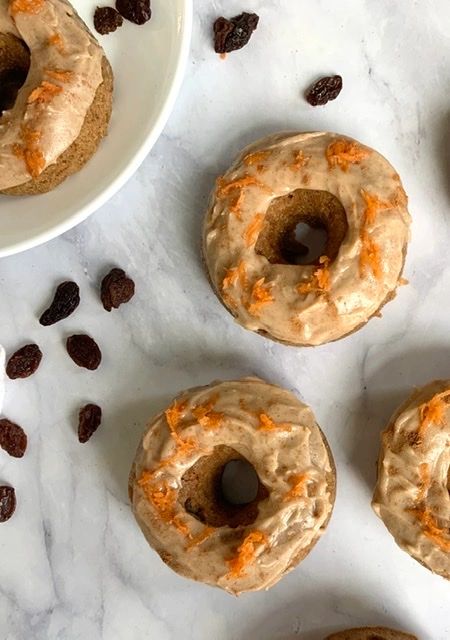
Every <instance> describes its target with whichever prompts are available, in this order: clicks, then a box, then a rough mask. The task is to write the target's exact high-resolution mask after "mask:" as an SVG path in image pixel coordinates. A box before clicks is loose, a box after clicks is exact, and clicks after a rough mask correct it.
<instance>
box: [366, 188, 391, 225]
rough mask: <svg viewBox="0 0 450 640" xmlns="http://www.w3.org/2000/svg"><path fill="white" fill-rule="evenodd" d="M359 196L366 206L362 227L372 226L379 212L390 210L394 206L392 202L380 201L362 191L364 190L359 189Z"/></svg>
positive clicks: (376, 197) (371, 194)
mask: <svg viewBox="0 0 450 640" xmlns="http://www.w3.org/2000/svg"><path fill="white" fill-rule="evenodd" d="M361 195H362V197H363V200H364V203H365V205H366V208H365V210H364V221H363V224H364V226H367V225H371V224H373V223H374V222H375V219H376V217H377V213H378V212H379V211H383V210H385V209H392V208H393V206H394V205H393V204H392V202H387V201H386V200H381V199H380V198H379V197H378V196H376V195H374V194H373V193H369V192H368V191H364V189H361Z"/></svg>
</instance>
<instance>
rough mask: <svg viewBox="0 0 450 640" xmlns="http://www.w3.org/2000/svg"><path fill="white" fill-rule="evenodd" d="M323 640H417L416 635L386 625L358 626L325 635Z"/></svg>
mask: <svg viewBox="0 0 450 640" xmlns="http://www.w3.org/2000/svg"><path fill="white" fill-rule="evenodd" d="M325 640H417V638H416V636H412V635H411V634H410V633H404V632H403V631H395V630H394V629H387V628H386V627H360V628H358V629H347V631H339V632H338V633H332V634H331V636H327V637H326V638H325Z"/></svg>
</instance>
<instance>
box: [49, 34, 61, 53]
mask: <svg viewBox="0 0 450 640" xmlns="http://www.w3.org/2000/svg"><path fill="white" fill-rule="evenodd" d="M47 42H48V44H49V46H50V47H56V48H57V49H59V51H60V52H61V53H62V52H63V51H64V40H63V39H62V37H61V36H60V35H59V33H54V34H53V35H51V36H50V37H49V39H48V40H47Z"/></svg>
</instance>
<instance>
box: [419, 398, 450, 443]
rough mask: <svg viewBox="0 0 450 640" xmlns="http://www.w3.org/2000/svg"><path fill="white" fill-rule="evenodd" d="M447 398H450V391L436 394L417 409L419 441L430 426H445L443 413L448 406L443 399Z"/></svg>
mask: <svg viewBox="0 0 450 640" xmlns="http://www.w3.org/2000/svg"><path fill="white" fill-rule="evenodd" d="M448 396H450V391H443V392H442V393H437V394H436V395H435V396H434V397H433V398H431V400H429V401H428V402H425V403H424V404H422V405H421V406H420V407H419V416H420V426H419V431H418V434H419V439H421V438H422V436H423V435H424V434H425V431H426V430H427V429H428V427H430V426H431V425H432V424H435V425H437V426H443V425H444V424H445V421H446V417H445V411H446V409H448V404H447V403H446V402H445V398H448Z"/></svg>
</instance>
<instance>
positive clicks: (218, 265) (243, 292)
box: [203, 133, 410, 346]
mask: <svg viewBox="0 0 450 640" xmlns="http://www.w3.org/2000/svg"><path fill="white" fill-rule="evenodd" d="M299 223H306V224H308V225H309V226H311V227H313V228H322V229H325V230H326V232H327V242H326V246H325V249H324V252H323V255H322V256H320V258H319V259H318V260H317V261H316V262H315V263H314V264H298V262H299V260H300V259H301V257H302V255H303V254H304V253H305V251H306V252H307V249H306V248H305V247H304V246H303V245H302V244H301V243H299V242H297V241H296V239H295V230H296V227H297V225H298V224H299ZM409 225H410V217H409V214H408V210H407V198H406V194H405V192H404V190H403V187H402V184H401V181H400V178H399V176H398V174H397V173H396V172H395V171H394V169H393V168H392V166H391V165H390V164H389V163H388V162H387V160H385V158H383V157H382V156H381V155H380V154H379V153H377V152H376V151H374V150H373V149H370V148H369V147H366V146H364V145H362V144H360V143H358V142H356V141H355V140H352V139H350V138H347V137H344V136H340V135H337V134H334V133H290V134H286V133H285V134H278V135H275V136H271V137H269V138H265V139H263V140H261V141H259V142H257V143H256V144H254V145H253V146H251V147H249V148H247V149H245V150H244V151H243V153H242V154H241V155H240V156H239V158H238V159H237V161H236V162H235V163H234V164H233V166H232V167H231V168H230V169H229V171H227V173H226V174H225V175H224V176H223V177H221V178H219V180H218V181H217V185H216V188H215V190H214V192H213V194H212V196H211V201H210V205H209V209H208V212H207V215H206V219H205V224H204V235H203V253H204V260H205V263H206V267H207V270H208V273H209V278H210V281H211V283H212V286H213V289H214V291H215V293H216V294H217V296H218V297H219V299H220V300H221V301H222V302H223V304H224V305H225V307H226V308H227V309H228V311H230V313H231V314H232V315H233V316H234V317H235V319H236V320H237V322H238V323H239V324H241V325H242V326H243V327H245V328H247V329H250V330H252V331H256V332H258V333H260V334H262V335H264V336H266V337H269V338H272V339H274V340H277V341H280V342H284V343H287V344H291V345H297V346H312V345H319V344H323V343H325V342H330V341H333V340H337V339H339V338H342V337H343V336H346V335H348V334H350V333H352V332H353V331H356V330H357V329H358V328H360V327H361V326H362V325H364V324H365V323H366V322H367V321H368V320H369V319H370V318H371V317H373V316H375V315H379V312H380V309H381V307H382V306H383V305H384V304H385V303H386V302H388V301H389V300H390V299H391V298H393V297H394V295H395V289H396V287H397V285H398V284H399V280H400V277H401V273H402V269H403V265H404V260H405V255H406V249H407V244H408V240H409Z"/></svg>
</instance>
